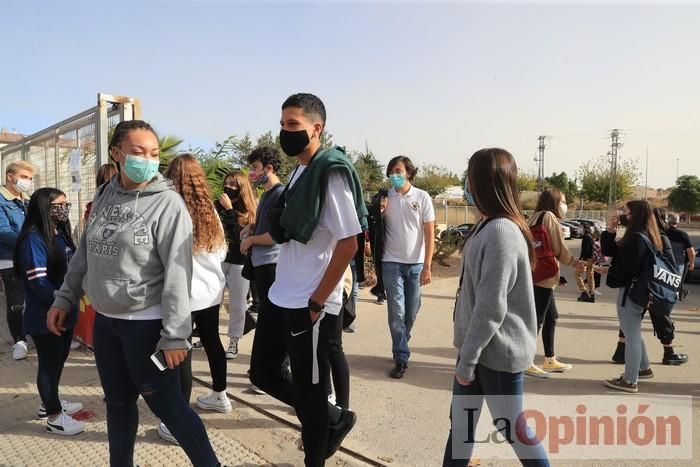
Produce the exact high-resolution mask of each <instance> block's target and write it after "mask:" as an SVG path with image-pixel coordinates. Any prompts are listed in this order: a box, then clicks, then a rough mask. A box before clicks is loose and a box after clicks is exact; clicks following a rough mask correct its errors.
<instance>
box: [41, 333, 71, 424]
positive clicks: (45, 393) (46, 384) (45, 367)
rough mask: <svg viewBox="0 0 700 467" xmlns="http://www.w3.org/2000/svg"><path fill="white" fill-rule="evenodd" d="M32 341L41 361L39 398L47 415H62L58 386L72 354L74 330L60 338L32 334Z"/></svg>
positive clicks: (49, 334)
mask: <svg viewBox="0 0 700 467" xmlns="http://www.w3.org/2000/svg"><path fill="white" fill-rule="evenodd" d="M32 339H33V340H34V344H36V355H37V360H38V361H39V366H38V368H37V373H36V387H37V389H39V397H41V402H42V404H44V408H45V409H46V413H47V414H49V415H55V414H58V413H61V410H62V409H61V400H60V398H59V397H58V384H59V383H60V381H61V374H62V373H63V366H64V364H65V363H66V359H67V358H68V354H69V353H70V343H71V340H72V339H73V329H72V328H71V329H67V330H65V331H64V332H63V334H61V335H60V336H57V335H55V334H51V333H48V334H32Z"/></svg>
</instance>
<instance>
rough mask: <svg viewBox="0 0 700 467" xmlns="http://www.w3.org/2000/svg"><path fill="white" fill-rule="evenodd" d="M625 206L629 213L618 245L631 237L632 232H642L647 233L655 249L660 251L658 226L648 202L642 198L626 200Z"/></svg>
mask: <svg viewBox="0 0 700 467" xmlns="http://www.w3.org/2000/svg"><path fill="white" fill-rule="evenodd" d="M626 206H627V208H628V209H629V210H630V214H629V216H627V217H628V219H629V224H628V225H627V228H626V229H625V235H623V236H622V238H621V239H620V241H619V242H618V245H620V246H623V245H624V244H625V243H627V242H628V241H629V239H630V238H632V235H633V234H635V233H637V232H642V233H645V234H647V235H649V239H650V240H651V243H652V245H654V248H655V249H656V251H661V250H662V249H663V243H662V242H661V235H660V234H659V228H658V226H657V225H656V217H654V212H653V211H652V209H651V206H650V205H649V203H647V202H646V201H643V200H633V201H628V202H627V203H626Z"/></svg>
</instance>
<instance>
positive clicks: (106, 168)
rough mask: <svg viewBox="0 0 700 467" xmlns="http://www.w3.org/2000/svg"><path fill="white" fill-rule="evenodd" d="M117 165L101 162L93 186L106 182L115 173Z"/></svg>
mask: <svg viewBox="0 0 700 467" xmlns="http://www.w3.org/2000/svg"><path fill="white" fill-rule="evenodd" d="M117 172H118V171H117V166H115V165H113V164H102V165H101V166H100V168H99V169H98V170H97V175H96V176H95V186H96V187H97V186H100V185H104V184H105V183H107V182H108V181H109V180H110V179H111V178H112V177H113V176H114V175H116V174H117Z"/></svg>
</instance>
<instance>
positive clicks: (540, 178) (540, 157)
mask: <svg viewBox="0 0 700 467" xmlns="http://www.w3.org/2000/svg"><path fill="white" fill-rule="evenodd" d="M545 138H546V137H545V136H538V137H537V141H539V145H538V146H537V149H538V150H539V152H538V153H537V157H535V162H537V191H539V192H540V193H542V192H543V191H544V148H545V147H546V146H545V144H544V139H545Z"/></svg>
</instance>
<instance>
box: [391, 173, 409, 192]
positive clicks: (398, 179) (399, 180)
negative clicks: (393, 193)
mask: <svg viewBox="0 0 700 467" xmlns="http://www.w3.org/2000/svg"><path fill="white" fill-rule="evenodd" d="M389 181H390V182H391V186H393V187H394V188H396V189H399V188H401V187H402V186H403V185H404V183H406V177H404V176H403V175H401V174H391V175H389Z"/></svg>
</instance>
